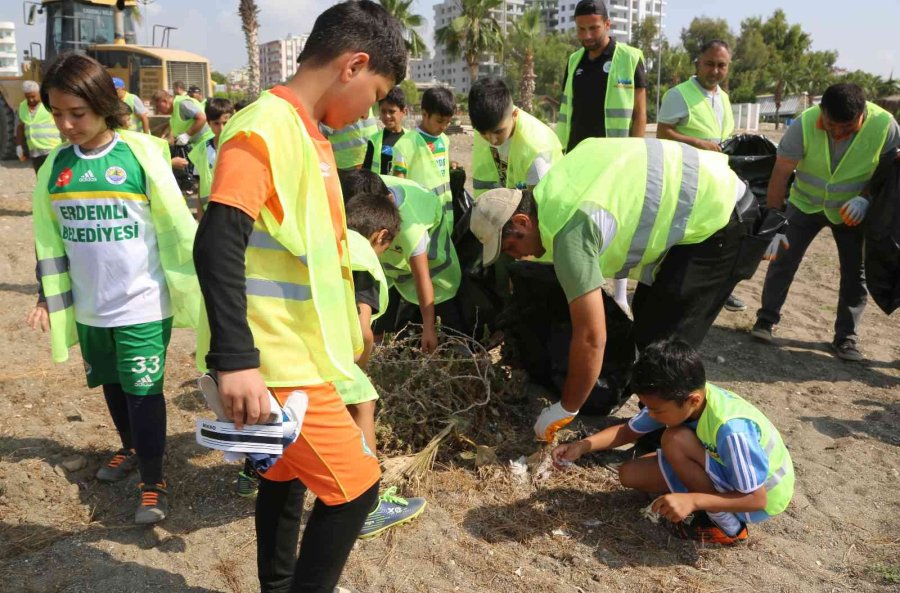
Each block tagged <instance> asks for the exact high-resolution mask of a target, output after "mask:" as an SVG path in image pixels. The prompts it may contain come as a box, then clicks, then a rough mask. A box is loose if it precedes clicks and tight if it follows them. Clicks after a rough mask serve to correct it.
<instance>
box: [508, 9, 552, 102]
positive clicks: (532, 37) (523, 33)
mask: <svg viewBox="0 0 900 593" xmlns="http://www.w3.org/2000/svg"><path fill="white" fill-rule="evenodd" d="M543 34H544V25H543V23H542V22H541V9H540V8H531V9H529V10H526V11H525V12H524V13H523V14H522V16H521V18H519V20H518V21H516V23H515V26H514V28H513V34H512V38H513V42H514V43H515V46H516V48H518V49H520V50H521V51H522V80H520V81H519V102H520V103H521V104H522V109H524V110H525V111H528V112H531V109H532V105H531V103H532V101H533V99H534V81H535V79H536V78H537V76H536V75H535V73H534V47H535V45H536V44H537V43H538V42H539V41H540V40H541V38H542V37H543Z"/></svg>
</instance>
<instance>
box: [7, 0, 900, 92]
mask: <svg viewBox="0 0 900 593" xmlns="http://www.w3.org/2000/svg"><path fill="white" fill-rule="evenodd" d="M139 1H140V2H144V1H146V0H139ZM436 2H437V0H414V2H413V9H414V11H415V12H417V13H419V14H421V15H422V16H424V17H425V18H426V20H427V21H428V22H429V25H428V27H427V29H426V30H425V31H424V32H423V37H424V38H425V39H426V42H427V43H429V44H431V43H432V40H431V39H432V32H431V21H432V20H433V16H434V12H433V6H434V4H435V3H436ZM257 4H258V5H259V7H260V15H259V18H260V33H259V41H260V42H265V41H271V40H273V39H279V38H284V37H286V36H288V35H290V34H299V33H308V32H309V30H310V29H311V28H312V24H313V22H314V21H315V17H316V16H317V15H318V14H319V13H320V12H321V11H322V10H324V9H325V8H327V7H328V6H330V5H332V4H334V2H333V1H332V0H257ZM237 5H238V2H237V0H233V1H231V2H228V1H226V0H151V3H150V4H147V5H146V6H142V8H143V9H144V11H145V14H146V17H147V18H146V23H145V25H142V26H139V27H138V40H139V42H140V43H145V41H144V40H145V39H147V37H146V36H145V31H149V30H152V26H153V25H155V24H163V25H173V26H177V27H178V30H175V31H173V32H172V33H171V43H170V46H171V47H173V48H179V49H185V50H188V51H193V52H195V53H198V54H201V55H203V56H206V57H207V58H208V59H209V60H210V62H211V63H212V67H213V69H214V70H219V71H221V72H228V71H229V70H232V69H234V68H238V67H240V66H242V65H244V64H246V49H245V45H244V36H243V33H242V32H241V25H240V19H239V18H238V16H237ZM223 6H227V7H229V10H223V9H222V7H223ZM850 6H852V7H853V8H852V9H850V8H848V7H850ZM779 7H781V8H783V9H784V11H785V13H786V14H787V17H788V22H790V23H800V24H801V26H802V27H803V29H804V30H805V31H806V32H808V33H810V34H811V35H812V39H813V49H816V50H837V52H838V54H839V57H838V61H837V65H838V66H839V67H841V68H846V69H848V70H857V69H860V70H867V71H869V72H873V73H875V74H878V75H881V76H883V77H888V76H890V75H891V73H892V72H894V73H895V74H896V75H897V76H900V43H898V42H897V38H896V37H894V36H895V35H897V34H898V29H897V27H898V25H900V0H857V1H856V2H854V3H852V4H850V3H848V2H846V1H844V2H840V3H839V2H837V1H836V0H779V1H774V0H754V1H753V2H742V1H739V0H703V1H702V2H701V1H699V0H668V4H667V8H666V12H667V15H666V18H665V20H664V26H665V31H666V35H667V36H668V37H669V39H670V40H672V41H673V42H675V41H677V40H678V36H679V34H680V32H681V29H682V28H684V27H686V26H687V25H688V24H689V23H690V22H691V19H693V18H694V17H697V16H709V17H716V18H725V19H726V20H727V21H728V23H729V24H730V25H731V27H732V29H733V31H734V32H735V33H738V32H739V31H740V22H741V20H742V19H744V18H747V17H750V16H769V15H771V14H772V12H774V11H775V9H777V8H779ZM21 11H22V7H21V3H20V2H18V0H0V21H2V20H10V21H14V22H15V23H16V41H17V44H18V46H19V48H18V49H19V55H21V52H22V50H23V49H27V48H28V45H29V43H30V42H32V41H37V42H39V43H43V42H44V39H43V29H44V27H43V22H42V21H41V22H39V23H38V24H37V25H36V26H32V27H29V26H26V25H25V24H24V23H23V22H22V12H21ZM147 25H149V27H148V26H147ZM891 39H893V40H894V41H891Z"/></svg>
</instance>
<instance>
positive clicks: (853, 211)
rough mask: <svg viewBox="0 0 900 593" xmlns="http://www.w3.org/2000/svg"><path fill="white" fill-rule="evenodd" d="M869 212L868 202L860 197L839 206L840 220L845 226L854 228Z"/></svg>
mask: <svg viewBox="0 0 900 593" xmlns="http://www.w3.org/2000/svg"><path fill="white" fill-rule="evenodd" d="M868 210H869V200H867V199H865V198H864V197H862V196H856V197H855V198H853V199H852V200H850V201H849V202H847V203H846V204H844V205H843V206H841V218H843V219H844V224H846V225H847V226H856V225H858V224H859V223H861V222H862V221H863V219H864V218H865V217H866V212H868Z"/></svg>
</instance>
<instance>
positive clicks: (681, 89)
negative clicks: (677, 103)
mask: <svg viewBox="0 0 900 593" xmlns="http://www.w3.org/2000/svg"><path fill="white" fill-rule="evenodd" d="M699 85H700V83H699V82H697V79H696V78H692V79H690V80H686V81H684V82H682V83H681V84H679V85H678V86H676V87H675V88H673V89H669V90H668V91H666V93H681V97H682V98H683V99H684V102H685V104H686V105H687V108H688V119H687V122H685V123H683V124H678V125H677V126H675V131H676V132H678V133H679V134H684V135H685V136H690V137H691V138H700V139H701V140H708V141H710V142H722V141H723V140H725V139H726V138H728V137H729V136H731V134H732V132H734V114H733V113H732V112H731V101H730V100H729V99H728V93H726V92H725V91H723V90H722V89H721V88H720V89H719V92H718V93H716V96H717V97H719V98H720V99H721V100H722V125H721V126H720V125H719V118H717V117H716V112H715V110H714V109H713V106H712V105H710V103H709V100H708V99H707V98H706V95H704V94H703V91H701V90H700V86H699Z"/></svg>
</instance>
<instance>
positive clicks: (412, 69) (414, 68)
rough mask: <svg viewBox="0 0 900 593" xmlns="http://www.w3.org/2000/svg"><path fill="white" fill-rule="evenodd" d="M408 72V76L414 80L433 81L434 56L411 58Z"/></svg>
mask: <svg viewBox="0 0 900 593" xmlns="http://www.w3.org/2000/svg"><path fill="white" fill-rule="evenodd" d="M408 74H409V75H408V76H407V78H409V79H410V80H412V81H413V82H431V81H432V80H434V58H432V57H430V56H426V57H423V58H410V60H409V73H408Z"/></svg>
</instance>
